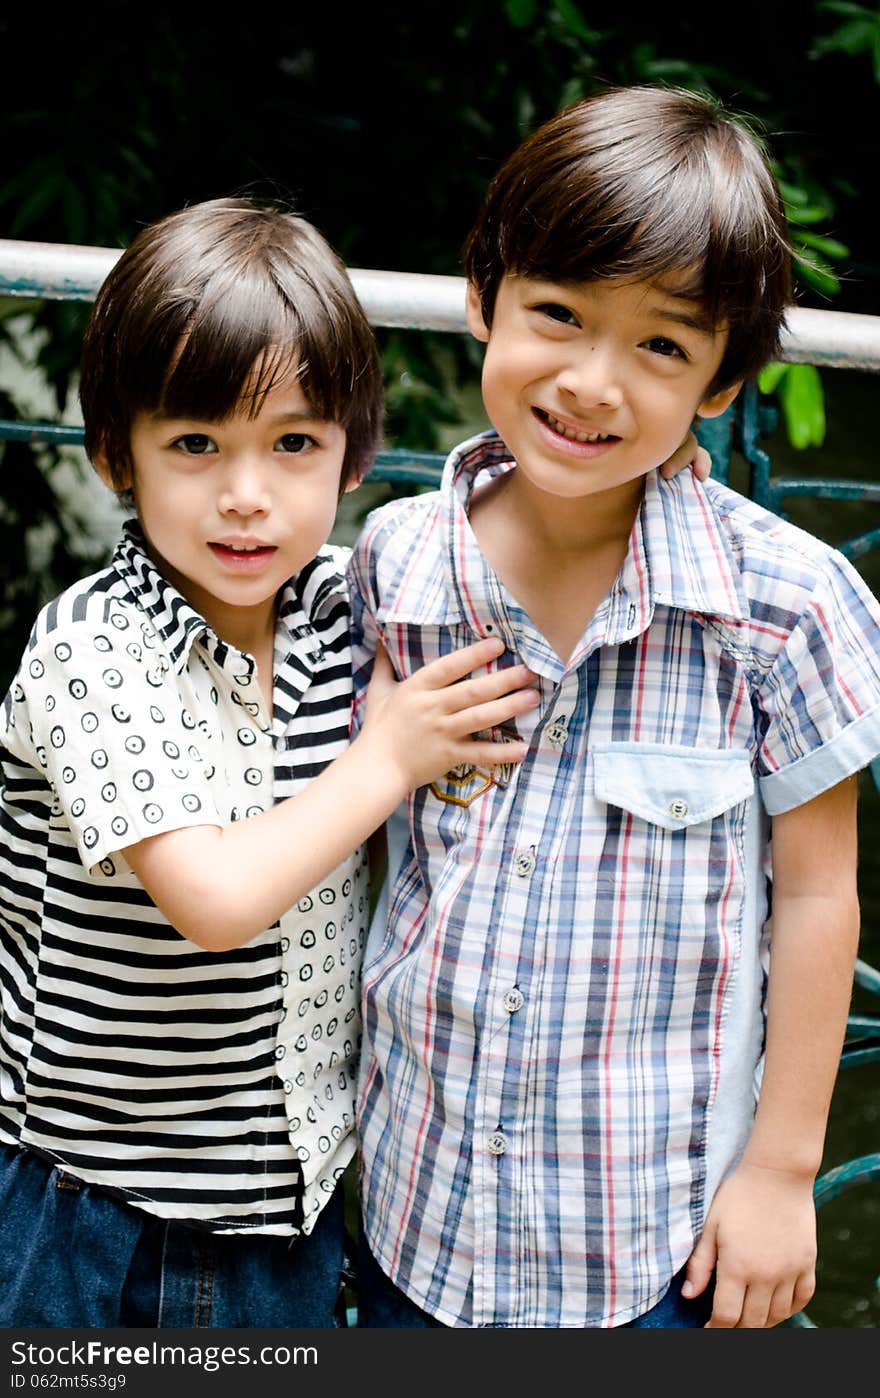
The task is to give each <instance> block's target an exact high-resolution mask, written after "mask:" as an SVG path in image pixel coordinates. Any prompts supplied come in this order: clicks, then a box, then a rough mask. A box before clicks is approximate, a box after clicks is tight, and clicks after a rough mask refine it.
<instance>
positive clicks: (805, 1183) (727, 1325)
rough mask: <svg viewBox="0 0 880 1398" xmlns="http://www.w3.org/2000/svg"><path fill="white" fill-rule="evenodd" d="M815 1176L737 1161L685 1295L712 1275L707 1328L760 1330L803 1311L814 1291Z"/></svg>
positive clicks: (696, 1254) (690, 1268) (691, 1264)
mask: <svg viewBox="0 0 880 1398" xmlns="http://www.w3.org/2000/svg"><path fill="white" fill-rule="evenodd" d="M815 1267H816V1209H815V1205H814V1203H813V1178H812V1177H811V1176H809V1175H806V1174H801V1173H796V1172H795V1171H788V1170H776V1169H770V1168H765V1167H763V1166H760V1165H752V1164H748V1163H747V1162H746V1161H745V1160H743V1161H741V1162H740V1164H739V1165H738V1166H737V1168H736V1169H735V1170H734V1172H733V1174H732V1175H730V1176H729V1177H728V1178H727V1179H726V1180H725V1181H724V1183H723V1184H722V1185H721V1188H720V1189H719V1190H718V1192H717V1194H716V1195H715V1199H714V1201H713V1203H712V1207H711V1209H710V1210H709V1215H708V1218H707V1219H706V1226H705V1228H704V1229H703V1233H702V1236H701V1238H700V1240H699V1242H698V1243H697V1246H696V1247H695V1248H694V1250H693V1252H692V1253H691V1255H690V1258H689V1259H688V1264H687V1280H686V1281H685V1284H684V1288H683V1294H684V1295H685V1296H686V1297H689V1296H690V1297H692V1296H699V1295H700V1294H701V1293H702V1292H703V1291H704V1290H705V1289H706V1286H707V1285H708V1283H709V1281H710V1279H711V1276H712V1272H713V1271H714V1272H715V1294H714V1297H713V1304H712V1314H711V1316H710V1317H709V1320H708V1322H707V1324H706V1329H711V1330H717V1329H727V1330H730V1329H740V1330H744V1329H749V1330H761V1329H767V1328H769V1327H771V1326H774V1325H779V1324H781V1322H782V1321H784V1320H787V1319H788V1318H789V1316H792V1315H794V1314H795V1313H796V1312H797V1311H800V1310H803V1308H804V1306H806V1304H807V1302H808V1301H809V1300H810V1297H811V1296H812V1295H813V1292H814V1290H815V1287H816V1273H815Z"/></svg>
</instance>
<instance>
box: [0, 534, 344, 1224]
mask: <svg viewBox="0 0 880 1398" xmlns="http://www.w3.org/2000/svg"><path fill="white" fill-rule="evenodd" d="M344 564H345V553H344V551H343V550H339V549H334V548H326V549H325V550H323V551H322V552H321V554H320V555H319V556H318V557H317V558H316V559H315V560H313V562H311V563H310V564H309V565H308V566H307V567H306V568H304V569H303V570H302V571H301V573H299V574H298V576H297V577H296V578H294V579H292V580H291V582H290V583H289V584H288V585H287V587H286V588H285V590H284V591H283V593H282V597H281V603H280V608H279V621H278V626H277V630H276V649H275V692H274V700H275V705H274V714H272V715H270V714H268V713H267V712H266V711H265V709H264V708H263V705H262V703H261V699H260V694H259V690H258V688H257V684H256V681H255V666H254V662H253V660H252V658H251V657H250V656H247V655H244V654H242V653H241V652H239V651H237V650H235V649H234V648H232V647H230V646H228V645H227V644H226V643H224V642H223V641H221V640H220V639H219V638H218V636H217V635H216V634H215V633H214V632H213V631H212V630H211V629H210V627H209V626H208V624H207V622H206V621H205V620H204V618H203V617H201V616H200V615H199V614H198V613H197V612H195V611H194V610H193V609H192V608H191V607H190V606H189V604H188V603H187V602H186V601H185V600H184V598H183V597H182V596H181V595H180V593H178V592H177V591H176V590H175V589H174V588H173V587H172V586H171V585H170V584H169V583H168V582H167V581H166V580H165V579H164V578H163V577H162V576H161V574H160V573H159V572H158V571H157V570H156V568H155V566H154V565H153V563H152V562H151V561H150V559H149V558H148V557H147V555H146V553H145V552H144V548H143V541H142V537H141V535H140V533H139V531H138V528H137V526H136V525H135V524H134V523H130V524H127V525H126V527H125V531H124V534H123V537H122V540H121V541H120V543H119V545H118V547H117V549H116V552H115V554H114V557H113V560H112V562H111V564H110V566H109V567H107V568H106V569H104V570H103V571H102V572H100V573H96V574H95V575H93V576H92V577H89V578H86V579H85V580H83V581H82V582H80V583H78V584H76V585H75V586H74V587H72V588H70V589H69V590H68V591H67V592H65V593H64V594H62V596H60V597H59V598H57V599H56V600H55V601H54V602H52V603H51V604H50V605H49V606H47V607H46V608H45V609H44V610H43V611H42V612H41V613H40V616H39V617H38V618H37V621H36V624H35V626H34V629H33V632H32V634H31V638H30V642H29V645H28V648H27V651H26V653H25V656H24V658H23V660H22V663H21V667H20V669H19V672H18V675H17V676H16V679H15V681H14V683H13V685H12V687H11V689H10V692H9V693H8V694H7V696H6V700H5V705H4V718H3V723H2V726H0V745H2V746H0V761H2V791H0V821H2V837H0V900H2V901H0V930H2V956H0V975H2V985H0V990H2V1002H0V1005H2V1015H0V1140H3V1141H6V1142H7V1143H13V1144H21V1145H22V1146H24V1147H26V1148H28V1149H31V1150H33V1151H36V1152H38V1153H39V1154H41V1155H42V1156H44V1157H46V1158H48V1159H49V1160H50V1161H52V1162H55V1163H57V1164H59V1165H60V1166H62V1167H63V1168H64V1169H65V1170H67V1171H69V1172H70V1173H72V1174H74V1175H76V1176H79V1177H80V1178H82V1179H84V1180H87V1181H90V1182H92V1183H95V1184H97V1185H99V1186H101V1187H103V1188H105V1189H107V1190H110V1191H113V1192H115V1193H117V1194H119V1195H121V1196H122V1197H123V1198H124V1199H125V1200H126V1201H127V1202H129V1203H130V1204H132V1205H135V1206H136V1207H138V1208H142V1209H144V1210H145V1211H147V1212H148V1213H152V1214H156V1215H158V1216H160V1217H163V1218H177V1219H186V1220H191V1221H194V1222H201V1223H202V1224H204V1225H207V1226H208V1227H210V1228H213V1229H215V1230H217V1231H222V1232H242V1231H251V1230H253V1231H259V1232H264V1233H279V1234H285V1233H293V1232H296V1231H298V1230H299V1228H300V1227H302V1228H303V1230H304V1231H305V1232H310V1231H311V1228H312V1226H313V1224H314V1221H315V1218H316V1217H317V1214H318V1212H319V1211H320V1208H321V1206H322V1204H323V1203H324V1202H326V1200H327V1199H328V1198H329V1197H330V1194H331V1193H332V1192H333V1188H334V1186H335V1183H336V1181H337V1180H338V1178H339V1176H340V1175H341V1173H342V1171H343V1169H344V1167H345V1165H346V1164H347V1162H348V1161H349V1160H350V1159H351V1157H352V1155H353V1153H354V1135H353V1126H354V1081H353V1079H354V1072H355V1068H356V1055H357V1051H358V1045H359V1018H358V971H359V963H360V955H361V949H362V946H363V940H364V931H365V926H366V918H367V885H366V865H365V859H364V857H363V851H357V852H356V853H355V854H353V855H352V857H351V858H350V859H349V860H348V861H347V862H346V863H345V864H344V865H343V866H341V867H340V868H339V869H338V870H336V871H335V872H334V874H333V875H331V876H330V877H329V878H327V879H326V880H325V881H324V882H323V883H322V884H321V886H320V887H319V888H316V889H315V890H313V892H312V894H311V895H310V896H309V897H307V898H304V899H303V900H302V901H301V902H300V904H299V905H298V907H297V908H294V909H292V910H291V911H290V913H288V914H286V915H285V917H284V918H283V919H282V920H281V923H280V924H279V925H276V926H275V927H274V928H271V929H268V930H267V931H265V932H263V933H262V934H260V935H259V936H258V937H256V938H254V939H253V940H252V941H250V942H249V943H248V944H247V945H246V946H243V947H241V948H240V949H238V950H236V951H230V952H221V953H212V952H206V951H203V950H201V949H200V948H199V947H197V946H195V945H194V944H193V943H191V942H189V941H187V940H186V939H184V938H183V937H181V936H180V935H179V934H178V933H177V932H176V931H175V930H174V928H172V927H171V926H170V925H169V924H168V922H167V921H166V920H165V919H164V918H163V916H162V915H161V913H160V912H159V911H158V910H157V909H156V907H155V906H154V905H153V903H152V902H151V900H150V898H149V897H148V895H147V894H146V892H145V891H144V889H143V888H142V887H141V885H140V884H139V883H138V881H137V879H136V878H135V876H134V874H133V873H132V871H131V869H130V868H129V866H128V864H127V863H126V860H125V854H124V851H125V848H126V846H127V845H130V844H132V843H134V842H136V841H138V840H141V839H143V838H144V837H146V836H148V835H154V834H158V833H160V832H162V831H165V830H173V829H177V828H180V827H182V826H188V825H199V824H227V823H228V822H229V821H232V820H239V819H246V818H247V817H249V816H252V815H255V814H257V813H258V812H259V811H262V810H264V809H266V808H267V807H269V806H270V805H271V804H272V802H273V801H274V800H280V799H282V798H283V797H286V796H290V795H293V794H294V793H296V792H297V791H300V790H302V788H303V787H304V786H305V785H306V783H307V782H308V781H309V780H310V779H311V778H312V777H314V776H315V775H316V774H317V773H318V772H320V771H321V770H322V769H323V768H324V767H325V766H326V765H327V763H328V762H330V761H331V760H332V759H333V758H334V757H336V756H337V755H338V754H339V753H341V752H342V751H343V750H344V748H345V746H346V744H347V742H348V723H349V708H350V690H351V681H350V657H349V639H348V623H349V612H348V598H347V593H346V588H345V583H344V579H343V576H342V571H343V568H344Z"/></svg>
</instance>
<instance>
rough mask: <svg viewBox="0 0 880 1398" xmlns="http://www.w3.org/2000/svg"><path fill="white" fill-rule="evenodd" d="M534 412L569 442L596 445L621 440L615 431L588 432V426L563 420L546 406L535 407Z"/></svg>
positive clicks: (539, 419)
mask: <svg viewBox="0 0 880 1398" xmlns="http://www.w3.org/2000/svg"><path fill="white" fill-rule="evenodd" d="M532 412H533V413H534V415H535V417H536V418H537V419H538V421H539V422H541V423H543V424H544V425H545V426H546V427H549V428H550V430H551V432H555V433H556V434H557V436H559V437H564V438H565V440H566V441H567V442H577V443H579V444H580V445H581V446H587V445H590V446H595V445H596V443H608V442H619V441H620V438H619V437H617V436H615V434H614V433H613V432H588V431H587V430H586V428H581V427H573V426H572V425H571V423H569V422H563V421H562V420H561V419H560V418H558V417H554V416H553V414H552V413H548V412H547V411H546V409H544V408H533V409H532Z"/></svg>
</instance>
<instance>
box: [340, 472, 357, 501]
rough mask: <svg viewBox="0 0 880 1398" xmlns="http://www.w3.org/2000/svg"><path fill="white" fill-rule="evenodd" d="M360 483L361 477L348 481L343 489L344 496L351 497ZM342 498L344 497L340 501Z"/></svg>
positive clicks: (354, 477)
mask: <svg viewBox="0 0 880 1398" xmlns="http://www.w3.org/2000/svg"><path fill="white" fill-rule="evenodd" d="M360 483H361V477H360V476H352V477H351V478H350V480H347V481H346V483H345V485H344V486H343V487H342V495H350V494H351V492H352V491H353V490H357V488H358V486H359V485H360ZM341 498H342V497H341V496H340V499H341Z"/></svg>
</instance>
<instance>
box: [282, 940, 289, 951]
mask: <svg viewBox="0 0 880 1398" xmlns="http://www.w3.org/2000/svg"><path fill="white" fill-rule="evenodd" d="M281 950H282V951H290V938H289V937H282V938H281Z"/></svg>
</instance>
